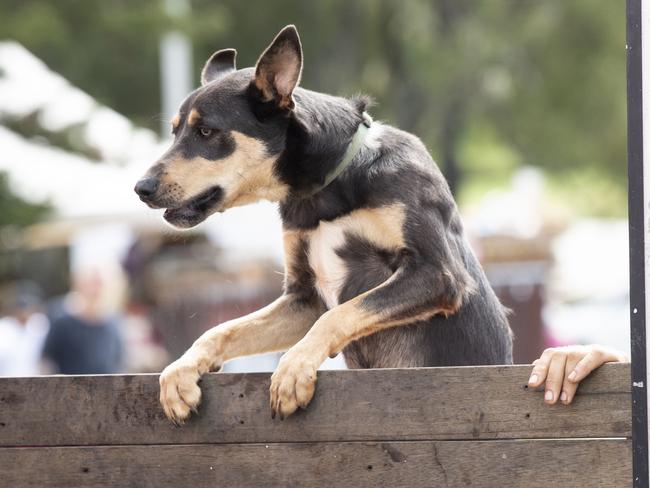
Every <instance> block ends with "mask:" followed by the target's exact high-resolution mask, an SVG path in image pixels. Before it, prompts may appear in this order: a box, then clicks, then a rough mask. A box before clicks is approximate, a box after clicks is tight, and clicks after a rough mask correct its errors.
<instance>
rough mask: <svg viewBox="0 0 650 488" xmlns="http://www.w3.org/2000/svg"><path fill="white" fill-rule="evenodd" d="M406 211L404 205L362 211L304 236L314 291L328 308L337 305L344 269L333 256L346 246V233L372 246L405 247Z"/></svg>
mask: <svg viewBox="0 0 650 488" xmlns="http://www.w3.org/2000/svg"><path fill="white" fill-rule="evenodd" d="M404 219H405V212H404V205H403V204H393V205H389V206H385V207H378V208H364V209H359V210H355V211H353V212H351V213H350V214H348V215H346V216H344V217H342V218H340V219H336V220H334V221H332V222H326V221H322V222H321V223H320V224H319V225H318V227H317V228H316V229H314V230H312V231H308V232H306V234H305V237H306V239H307V240H308V242H309V265H310V266H311V268H312V270H313V271H314V274H315V276H316V288H317V290H318V293H319V294H320V296H321V297H322V298H323V301H325V303H326V305H327V307H328V308H333V307H335V306H336V305H338V296H339V293H340V291H341V287H342V286H343V284H344V282H345V279H346V277H347V269H346V267H345V264H344V262H343V260H342V259H341V258H340V257H339V256H338V254H337V253H336V251H337V250H339V249H341V248H342V247H343V246H344V245H345V239H346V235H347V234H353V235H356V236H358V237H361V238H363V239H366V240H368V241H370V242H371V243H372V244H374V245H375V246H377V247H379V248H382V249H388V250H396V249H400V248H402V247H404V245H405V244H404V235H403V226H404Z"/></svg>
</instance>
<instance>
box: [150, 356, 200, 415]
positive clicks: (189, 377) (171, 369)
mask: <svg viewBox="0 0 650 488" xmlns="http://www.w3.org/2000/svg"><path fill="white" fill-rule="evenodd" d="M200 378H201V373H200V372H199V368H198V366H197V365H196V364H195V363H194V361H192V360H189V359H187V358H184V357H181V358H180V359H177V360H176V361H174V362H173V363H172V364H170V365H169V366H167V367H166V368H165V369H164V370H163V372H162V373H161V374H160V404H161V405H162V407H163V410H164V411H165V415H167V417H168V418H169V420H171V421H172V422H174V423H175V424H176V425H181V424H182V423H183V422H185V420H186V419H187V418H188V417H189V416H190V412H196V409H197V408H198V406H199V403H201V389H200V388H199V385H198V384H197V383H198V381H199V379H200Z"/></svg>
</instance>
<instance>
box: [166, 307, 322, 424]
mask: <svg viewBox="0 0 650 488" xmlns="http://www.w3.org/2000/svg"><path fill="white" fill-rule="evenodd" d="M321 312H322V310H321V309H319V308H318V307H316V306H313V305H312V304H309V303H306V302H304V301H303V300H300V299H298V298H297V297H295V296H293V295H284V296H282V297H280V298H278V299H277V300H276V301H274V302H273V303H271V304H270V305H268V306H266V307H264V308H262V309H261V310H258V311H257V312H253V313H252V314H250V315H246V316H245V317H241V318H238V319H235V320H231V321H228V322H225V323H223V324H221V325H219V326H217V327H213V328H212V329H210V330H208V331H207V332H205V333H204V334H203V335H202V336H201V337H199V338H198V339H197V340H196V341H195V342H194V344H193V345H192V347H190V348H189V349H188V350H187V351H186V352H185V353H184V354H183V355H182V356H181V357H180V358H179V359H177V360H176V361H174V362H173V363H172V364H170V365H169V366H167V367H166V368H165V369H164V371H163V372H162V374H161V375H160V403H161V404H162V406H163V409H164V411H165V414H166V415H167V417H169V419H170V420H172V421H173V422H175V423H182V422H183V421H184V420H185V419H186V418H187V417H188V416H189V414H190V412H191V411H193V410H195V409H196V408H197V407H198V405H199V403H200V401H201V389H200V388H199V386H198V385H197V382H198V380H199V378H200V377H201V375H203V374H205V373H207V372H209V371H213V370H216V369H218V368H219V367H221V365H222V364H223V363H224V362H225V361H228V360H229V359H234V358H237V357H240V356H248V355H251V354H259V353H263V352H271V351H284V350H287V349H289V348H290V347H291V346H293V345H294V344H295V343H296V342H298V341H299V340H300V339H301V338H302V337H303V336H304V335H305V333H306V332H307V331H308V330H309V328H310V327H311V326H312V325H313V324H314V322H315V321H316V320H317V319H318V317H319V315H320V313H321Z"/></svg>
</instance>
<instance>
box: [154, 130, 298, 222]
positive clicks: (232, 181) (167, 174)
mask: <svg viewBox="0 0 650 488" xmlns="http://www.w3.org/2000/svg"><path fill="white" fill-rule="evenodd" d="M231 135H232V137H233V138H234V139H235V144H236V147H235V151H234V152H233V153H232V154H231V155H229V156H228V157H226V158H223V159H219V160H217V161H210V160H208V159H205V158H201V157H197V158H193V159H190V160H187V159H174V160H171V161H167V162H165V163H164V164H165V170H164V174H163V176H162V177H161V182H162V184H163V185H170V186H171V185H174V186H175V187H177V188H179V189H180V194H181V196H180V197H179V202H178V203H181V202H182V201H184V200H189V199H191V198H193V197H195V196H196V195H198V194H199V193H201V192H202V191H204V190H206V189H208V188H210V187H212V186H214V185H219V186H221V187H222V188H223V189H224V192H225V197H224V200H223V202H222V203H221V205H220V207H219V209H217V210H225V209H227V208H231V207H236V206H240V205H246V204H248V203H252V202H255V201H258V200H270V201H274V202H277V201H280V200H282V199H283V198H284V197H285V196H286V195H287V193H288V191H289V187H288V186H287V185H286V184H284V183H282V182H281V181H280V180H279V179H278V178H277V177H276V176H275V174H274V172H273V165H274V163H275V159H276V158H275V157H273V156H269V155H268V154H267V153H266V148H265V146H264V144H263V143H262V142H261V141H259V140H257V139H255V138H252V137H249V136H246V135H244V134H242V133H240V132H236V131H233V132H231Z"/></svg>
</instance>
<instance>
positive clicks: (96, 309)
mask: <svg viewBox="0 0 650 488" xmlns="http://www.w3.org/2000/svg"><path fill="white" fill-rule="evenodd" d="M102 271H106V270H100V269H97V268H93V269H88V270H83V271H80V272H77V273H76V274H75V275H74V277H73V289H72V292H71V293H70V294H68V296H66V298H65V299H64V302H63V310H62V313H61V314H60V315H59V316H58V317H57V318H55V319H53V321H52V326H51V327H50V332H49V334H48V335H47V338H46V340H45V346H44V349H43V356H44V358H45V359H46V360H47V361H49V362H50V363H51V368H52V369H53V370H54V372H57V373H61V374H111V373H118V372H120V371H121V369H122V356H123V343H122V337H121V334H120V329H119V322H118V314H117V313H116V312H117V307H116V301H115V296H114V295H115V294H114V292H115V287H114V286H113V285H114V282H112V280H116V279H117V277H116V276H111V275H109V274H108V273H106V272H102Z"/></svg>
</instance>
